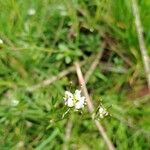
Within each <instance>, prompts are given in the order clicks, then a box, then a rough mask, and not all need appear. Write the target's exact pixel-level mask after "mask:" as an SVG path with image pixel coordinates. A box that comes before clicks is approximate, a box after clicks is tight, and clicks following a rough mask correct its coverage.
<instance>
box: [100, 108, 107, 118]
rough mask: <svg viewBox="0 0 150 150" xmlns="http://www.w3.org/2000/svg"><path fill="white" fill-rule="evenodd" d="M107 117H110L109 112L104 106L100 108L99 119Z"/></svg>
mask: <svg viewBox="0 0 150 150" xmlns="http://www.w3.org/2000/svg"><path fill="white" fill-rule="evenodd" d="M107 115H108V112H107V110H106V108H104V107H103V106H100V108H99V117H100V118H104V117H105V116H107Z"/></svg>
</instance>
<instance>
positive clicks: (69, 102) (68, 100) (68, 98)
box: [63, 91, 74, 107]
mask: <svg viewBox="0 0 150 150" xmlns="http://www.w3.org/2000/svg"><path fill="white" fill-rule="evenodd" d="M63 99H64V101H65V105H67V106H68V107H73V106H74V102H73V94H72V93H71V92H69V91H65V97H64V98H63Z"/></svg>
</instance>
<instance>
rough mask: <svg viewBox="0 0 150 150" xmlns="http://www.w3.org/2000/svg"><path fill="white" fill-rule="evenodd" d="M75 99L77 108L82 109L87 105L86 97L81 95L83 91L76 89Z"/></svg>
mask: <svg viewBox="0 0 150 150" xmlns="http://www.w3.org/2000/svg"><path fill="white" fill-rule="evenodd" d="M74 100H75V109H77V110H78V109H81V108H83V107H84V105H85V97H84V96H81V91H80V90H76V91H75V94H74Z"/></svg>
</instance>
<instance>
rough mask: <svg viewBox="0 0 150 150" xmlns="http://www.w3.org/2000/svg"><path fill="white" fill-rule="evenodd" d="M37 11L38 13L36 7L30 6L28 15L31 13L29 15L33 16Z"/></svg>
mask: <svg viewBox="0 0 150 150" xmlns="http://www.w3.org/2000/svg"><path fill="white" fill-rule="evenodd" d="M35 13H36V10H35V9H34V8H30V9H29V10H28V15H29V16H33V15H35Z"/></svg>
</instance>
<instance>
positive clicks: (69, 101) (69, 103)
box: [67, 98, 74, 107]
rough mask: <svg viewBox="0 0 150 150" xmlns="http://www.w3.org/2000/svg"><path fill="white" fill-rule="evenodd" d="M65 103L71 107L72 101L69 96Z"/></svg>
mask: <svg viewBox="0 0 150 150" xmlns="http://www.w3.org/2000/svg"><path fill="white" fill-rule="evenodd" d="M67 105H68V107H73V106H74V103H73V99H72V98H69V99H68V101H67Z"/></svg>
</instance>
